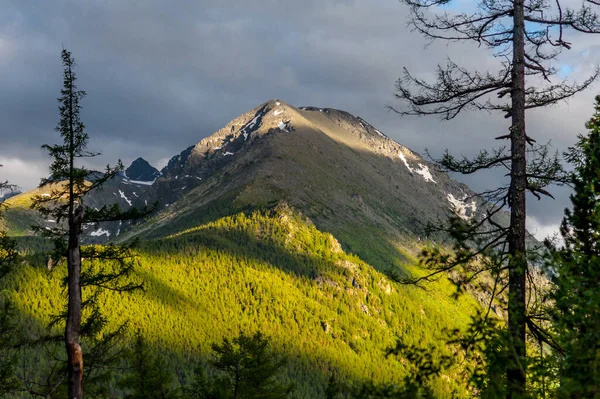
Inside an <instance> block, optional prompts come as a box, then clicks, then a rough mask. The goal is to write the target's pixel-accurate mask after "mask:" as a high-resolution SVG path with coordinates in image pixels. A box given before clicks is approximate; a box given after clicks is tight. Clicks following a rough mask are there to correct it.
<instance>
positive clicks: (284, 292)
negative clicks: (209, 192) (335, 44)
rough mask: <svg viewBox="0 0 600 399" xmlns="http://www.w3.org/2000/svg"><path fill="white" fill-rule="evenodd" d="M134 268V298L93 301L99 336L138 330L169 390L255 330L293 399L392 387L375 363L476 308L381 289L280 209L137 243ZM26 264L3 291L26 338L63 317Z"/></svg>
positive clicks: (389, 373) (360, 266)
mask: <svg viewBox="0 0 600 399" xmlns="http://www.w3.org/2000/svg"><path fill="white" fill-rule="evenodd" d="M363 250H364V249H363ZM407 258H410V257H408V256H407ZM139 260H140V262H141V266H140V267H139V269H138V271H137V276H136V277H135V278H136V279H138V280H142V281H144V284H145V290H144V291H137V292H135V293H131V294H121V293H112V292H104V293H103V294H102V297H101V304H102V308H103V309H104V311H105V313H106V314H107V316H108V318H109V324H110V326H112V327H114V326H117V325H119V324H120V323H123V322H126V321H128V322H129V334H130V336H131V335H132V334H133V332H134V330H135V329H136V328H141V329H142V332H143V333H144V335H145V336H146V337H147V338H148V339H149V340H150V342H151V343H152V344H153V345H154V347H155V348H156V350H157V352H159V353H161V355H162V356H165V357H167V358H168V359H169V364H170V365H171V366H172V372H173V374H174V377H176V381H178V384H180V385H181V384H186V383H187V382H188V381H189V378H190V376H191V373H192V370H193V368H194V365H195V364H196V363H197V362H199V361H200V362H201V361H203V360H205V359H206V356H207V354H208V353H209V352H210V351H209V349H210V345H211V343H213V342H218V341H220V340H221V339H222V338H223V337H232V336H235V335H237V334H238V333H239V332H240V331H246V332H254V331H256V330H260V331H262V332H264V333H265V334H266V335H268V336H270V337H272V342H273V345H274V347H275V348H276V349H277V350H279V351H281V352H283V353H285V354H287V355H288V356H289V359H290V361H289V363H288V366H287V369H286V371H285V376H284V378H285V379H287V380H293V381H295V382H296V385H297V389H296V392H295V394H294V397H298V398H317V397H322V395H323V392H324V389H325V386H326V382H327V379H328V377H329V375H330V373H332V372H333V373H334V374H336V375H337V376H338V377H339V378H340V379H341V380H342V381H346V382H362V381H375V382H400V380H401V379H402V377H403V376H404V373H405V370H406V366H405V365H404V364H403V359H397V358H393V357H390V358H386V357H385V355H384V352H385V349H386V348H387V347H389V346H391V345H393V344H394V342H395V339H396V336H399V337H401V338H402V339H404V340H405V341H406V342H407V343H420V344H428V343H436V342H438V338H439V337H441V334H442V330H443V329H444V328H452V327H456V326H458V327H460V326H464V325H465V324H466V322H467V321H468V312H469V310H470V309H473V308H474V307H475V306H476V305H475V303H474V301H473V300H471V299H469V298H468V297H463V298H462V299H460V300H459V301H458V302H456V301H454V300H452V299H451V298H450V294H451V292H452V287H451V285H450V284H449V283H448V282H447V281H438V282H437V283H433V284H431V285H429V286H428V289H427V290H426V291H425V290H422V289H419V288H415V287H409V286H398V285H395V284H393V283H390V282H389V281H388V280H387V278H386V277H385V276H384V275H383V274H381V273H380V272H378V271H376V270H375V269H374V268H373V267H371V266H370V265H369V264H367V263H365V262H363V261H362V260H361V259H360V258H358V257H357V256H355V255H352V254H348V253H345V252H344V251H343V250H342V248H341V246H340V244H339V243H338V241H337V240H336V239H335V238H334V237H333V236H332V235H331V234H329V233H324V232H320V231H318V230H317V229H316V228H315V227H314V226H313V225H312V223H311V222H310V221H308V220H307V219H305V218H303V217H302V216H301V215H298V214H297V213H296V212H294V211H292V210H291V209H290V208H288V207H287V206H285V205H279V206H278V207H277V208H275V209H274V210H271V211H265V212H258V211H255V212H253V213H251V214H245V213H239V214H236V215H233V216H230V217H224V218H221V219H219V220H216V221H214V222H210V223H206V224H203V225H200V226H198V227H196V228H192V229H190V230H187V231H183V232H181V233H178V234H175V235H172V236H169V237H165V238H161V239H157V240H153V241H146V242H142V243H141V245H140V247H139ZM390 262H391V263H393V262H394V259H390ZM29 263H30V264H23V265H22V266H20V267H19V268H18V270H16V271H15V273H13V274H12V276H11V277H10V278H9V279H8V280H7V281H6V282H4V284H5V289H6V290H7V292H8V293H9V295H10V296H11V297H12V299H13V300H14V301H15V303H16V305H17V307H18V310H19V314H20V320H21V322H22V323H23V329H24V331H29V332H30V333H31V334H33V333H34V332H35V330H36V329H37V328H41V327H40V326H44V325H46V324H47V323H48V321H49V320H50V317H51V316H52V315H54V314H57V313H58V312H59V310H60V309H61V308H62V306H63V303H64V297H63V291H62V288H61V286H60V283H61V280H62V278H63V277H64V274H65V270H64V267H63V268H61V267H59V268H55V269H54V271H53V272H51V273H50V272H49V271H48V270H47V268H46V267H45V265H37V264H33V263H35V262H33V261H32V262H29ZM406 268H407V270H408V269H411V267H410V265H407V266H406ZM110 326H109V327H110ZM37 356H38V357H37V358H36V362H35V365H31V367H32V368H33V369H35V368H38V369H43V367H44V366H48V365H49V364H50V361H49V356H50V354H48V353H47V352H40V353H38V354H37ZM34 366H35V367H34ZM33 369H32V370H33ZM31 373H32V375H41V371H39V370H38V371H35V370H34V371H31ZM36 373H37V374H36ZM117 374H118V373H117ZM452 381H453V378H452V376H442V378H440V379H439V380H437V381H436V382H435V389H436V392H437V394H438V395H439V396H440V397H449V393H450V391H451V390H452V389H453V388H456V387H454V383H453V382H452ZM109 384H110V385H111V387H112V386H114V381H113V382H110V383H109ZM111 389H112V388H111Z"/></svg>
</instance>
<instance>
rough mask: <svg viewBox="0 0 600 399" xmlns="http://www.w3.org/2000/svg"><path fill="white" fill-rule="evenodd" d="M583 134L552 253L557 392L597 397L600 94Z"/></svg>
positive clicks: (573, 156)
mask: <svg viewBox="0 0 600 399" xmlns="http://www.w3.org/2000/svg"><path fill="white" fill-rule="evenodd" d="M586 128H587V129H588V130H589V134H588V135H587V136H579V141H578V142H577V145H576V146H575V147H574V148H570V149H569V152H568V153H567V155H568V159H569V161H570V162H572V163H573V164H574V165H575V171H574V173H573V176H572V184H573V187H574V193H573V194H572V195H571V202H572V204H573V209H572V210H569V209H567V210H565V219H564V220H563V223H562V226H561V229H560V231H561V235H562V237H563V239H564V247H563V248H561V249H560V250H558V251H556V252H554V254H553V255H554V257H553V259H552V260H553V262H552V263H551V264H550V266H551V271H552V273H554V275H555V277H554V282H555V289H554V291H553V293H552V297H553V300H554V302H555V305H556V308H555V313H554V315H553V316H554V326H555V328H556V331H557V333H558V334H557V335H558V337H557V338H558V341H559V343H560V344H561V346H562V349H563V350H564V360H563V362H562V364H561V367H560V389H559V392H560V395H561V396H560V397H569V398H597V397H600V96H597V97H596V104H595V112H594V115H593V116H592V118H591V119H590V120H589V121H588V122H587V124H586Z"/></svg>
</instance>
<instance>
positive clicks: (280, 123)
mask: <svg viewBox="0 0 600 399" xmlns="http://www.w3.org/2000/svg"><path fill="white" fill-rule="evenodd" d="M277 127H278V128H279V130H283V131H284V132H289V130H288V129H287V127H288V125H287V123H286V122H284V121H281V122H279V124H278V125H277Z"/></svg>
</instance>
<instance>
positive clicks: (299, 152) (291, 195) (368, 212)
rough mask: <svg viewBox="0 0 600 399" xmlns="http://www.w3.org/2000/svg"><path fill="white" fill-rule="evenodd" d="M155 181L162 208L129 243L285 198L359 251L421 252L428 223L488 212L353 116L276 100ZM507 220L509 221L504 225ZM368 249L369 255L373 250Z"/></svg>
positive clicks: (179, 159) (182, 157) (176, 160)
mask: <svg viewBox="0 0 600 399" xmlns="http://www.w3.org/2000/svg"><path fill="white" fill-rule="evenodd" d="M161 173H162V176H161V177H159V178H158V179H157V181H156V183H155V184H154V185H153V189H154V190H155V195H156V198H157V199H158V200H159V201H160V207H161V212H160V213H159V214H158V215H157V216H156V217H155V218H153V220H152V221H151V222H150V223H145V224H142V225H140V226H138V227H136V229H134V230H132V231H131V232H130V233H129V234H128V235H126V236H125V237H130V236H137V237H141V238H152V237H160V236H163V235H165V234H171V233H173V232H177V231H179V230H181V229H183V228H189V227H193V226H194V225H195V224H196V223H198V222H201V221H207V220H209V219H210V218H211V217H219V216H225V215H227V214H228V213H230V212H234V211H237V210H242V209H247V208H253V207H269V206H270V204H273V203H276V202H278V201H280V200H285V201H286V202H288V203H289V204H290V205H291V206H293V207H294V208H296V209H299V210H301V211H302V212H303V213H304V214H305V215H307V216H308V217H309V218H310V219H311V220H313V221H314V222H315V223H316V225H317V226H318V227H319V228H320V229H323V230H325V231H330V232H332V233H334V235H335V236H336V237H337V238H338V239H340V241H341V242H342V245H344V248H346V249H347V250H349V251H352V252H355V253H359V254H360V252H361V249H362V248H364V247H367V246H368V247H373V246H375V247H377V248H379V253H382V254H384V255H382V257H381V259H374V258H371V259H367V260H368V261H370V262H372V263H374V264H376V265H377V266H381V267H385V265H386V263H387V262H389V259H387V258H388V257H387V256H385V254H394V255H398V253H397V246H398V245H400V246H402V247H404V248H414V247H415V244H416V243H417V242H418V241H419V240H420V239H424V238H425V237H424V233H423V230H424V225H425V224H426V223H427V222H431V221H436V220H437V219H438V218H444V217H445V216H446V215H447V213H448V212H450V211H454V212H456V213H457V214H459V215H460V216H461V217H464V218H470V217H473V216H476V215H478V214H479V215H480V214H481V211H483V209H484V208H485V206H483V205H482V201H481V200H480V199H478V198H476V197H474V194H473V192H472V191H471V190H469V188H468V187H467V186H466V185H464V184H462V183H459V182H457V181H455V180H453V179H451V178H450V177H449V176H448V175H447V174H446V173H442V172H440V171H438V170H437V169H436V167H435V166H434V165H433V164H431V163H429V162H428V161H426V160H424V159H423V158H422V157H421V156H420V155H419V154H417V153H415V152H414V151H411V150H410V149H408V148H406V147H404V146H402V145H401V144H398V143H396V142H395V141H393V140H392V139H390V138H388V137H387V136H386V135H385V134H384V133H382V132H381V131H379V130H377V129H376V128H375V127H373V126H372V125H370V124H369V123H368V122H366V121H365V120H363V119H361V118H360V117H355V116H353V115H350V114H349V113H347V112H344V111H339V110H334V109H328V108H314V107H303V108H296V107H293V106H291V105H289V104H286V103H284V102H282V101H280V100H272V101H269V102H267V103H264V104H262V105H261V106H259V107H257V108H255V109H253V110H251V111H250V112H248V113H245V114H243V115H241V116H239V117H238V118H236V119H234V120H232V121H231V122H230V123H228V124H227V125H226V126H225V127H223V128H222V129H220V130H219V131H217V132H216V133H214V134H213V135H211V136H209V137H207V138H205V139H203V140H201V141H200V142H199V143H198V144H196V145H194V146H191V147H189V148H187V149H186V150H184V151H183V152H181V153H180V154H179V155H177V156H175V157H173V158H172V159H171V160H170V161H169V163H168V165H167V166H166V167H165V168H164V169H163V170H162V171H161ZM506 221H507V220H506ZM369 252H370V253H371V251H369Z"/></svg>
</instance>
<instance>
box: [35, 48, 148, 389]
mask: <svg viewBox="0 0 600 399" xmlns="http://www.w3.org/2000/svg"><path fill="white" fill-rule="evenodd" d="M61 58H62V64H63V68H64V72H63V88H62V89H61V92H60V93H61V95H60V97H59V98H58V103H59V106H58V109H59V114H60V120H59V122H58V124H57V126H56V128H55V130H56V131H57V132H58V133H59V134H60V137H61V138H62V143H60V144H54V145H48V144H46V145H43V146H42V148H43V149H45V150H46V151H48V154H49V155H50V156H51V157H52V159H53V161H52V164H51V165H50V176H49V177H47V178H44V179H42V181H41V183H40V187H44V186H49V187H50V188H51V190H50V194H46V195H37V196H35V197H34V198H33V201H32V204H31V207H32V208H33V209H35V210H37V211H38V212H39V213H40V214H42V215H43V216H44V217H45V218H48V217H49V216H51V217H52V218H53V219H54V220H55V221H56V227H54V228H43V227H42V226H37V227H35V229H36V230H37V232H38V233H39V234H40V235H42V236H44V237H49V238H51V239H52V240H53V242H54V246H55V249H54V252H53V254H52V258H53V259H55V260H56V262H61V261H64V260H65V258H66V263H67V265H68V268H67V270H68V272H67V275H66V276H65V285H66V287H67V298H68V301H67V306H66V311H65V312H61V313H60V314H59V315H57V316H58V317H56V318H55V319H54V323H60V322H63V321H64V341H65V350H66V353H67V361H66V372H67V374H68V383H69V394H68V396H69V397H70V398H77V399H80V398H81V397H82V396H83V377H84V374H85V370H84V367H83V365H84V361H83V358H84V351H85V349H82V346H81V342H80V338H81V337H82V336H84V337H86V336H87V337H89V338H90V339H91V341H94V342H95V343H96V344H97V345H100V346H106V345H110V344H109V343H106V342H102V339H101V338H99V337H101V330H102V328H103V327H104V325H105V324H106V321H105V318H104V316H103V315H102V313H101V311H100V308H99V307H98V302H97V300H96V298H97V294H96V293H95V292H92V293H91V294H90V295H89V296H87V297H86V298H85V299H84V296H83V294H82V288H85V287H96V288H103V289H106V288H107V289H112V290H120V291H128V290H132V289H135V288H137V287H139V285H138V284H135V283H133V282H129V283H127V284H125V285H121V284H120V280H121V279H122V278H126V277H127V276H129V275H130V274H131V272H132V271H133V268H134V266H135V265H136V262H135V261H134V260H133V256H132V253H131V247H130V246H125V247H116V246H110V245H109V246H104V247H101V248H98V247H96V246H89V247H85V248H83V249H82V248H81V245H80V241H81V239H80V236H81V234H82V232H83V225H85V224H95V223H99V222H101V221H107V220H124V219H129V218H135V217H138V216H140V212H139V211H138V210H137V209H135V208H134V209H132V210H129V211H127V212H122V211H121V210H120V209H119V207H118V206H117V205H116V204H115V205H113V206H108V205H104V206H103V207H102V208H101V209H95V208H91V207H87V206H85V196H86V194H87V193H89V192H90V191H92V190H96V189H99V188H100V187H101V186H102V185H103V184H104V183H105V182H106V181H108V180H109V179H111V178H112V177H113V176H114V175H115V174H116V173H117V172H118V171H120V170H122V169H123V165H122V164H121V162H120V161H119V162H118V164H117V165H116V166H115V167H110V166H107V167H106V171H105V172H104V173H103V174H102V173H99V174H98V173H97V174H96V176H95V177H94V179H90V178H89V176H90V175H91V174H92V171H91V170H88V169H87V168H85V167H83V166H81V165H78V162H79V161H80V160H81V159H82V158H89V157H95V156H97V155H99V153H96V152H90V151H88V149H87V146H88V141H89V136H88V134H87V133H86V131H85V125H84V124H83V122H82V121H81V118H80V111H81V104H80V101H81V100H82V99H83V98H84V97H85V96H86V92H85V91H83V90H79V89H78V87H77V76H76V74H75V71H74V69H75V66H76V63H75V60H74V58H73V57H72V56H71V53H70V52H69V51H68V50H66V49H63V50H62V54H61ZM90 180H91V181H90ZM82 258H83V259H88V260H93V259H102V260H105V262H103V263H102V264H100V265H98V264H96V266H95V268H94V269H90V268H85V267H83V266H82ZM118 330H119V329H118V328H117V329H116V330H115V331H118ZM107 337H110V338H111V339H114V338H115V337H114V334H113V333H109V334H107ZM90 350H91V351H94V349H90ZM96 360H99V359H98V358H96ZM103 362H104V361H102V362H101V363H103ZM107 362H108V360H107ZM92 364H93V363H92ZM86 365H87V364H86ZM60 380H61V379H60V378H58V381H57V382H56V384H59V381H60Z"/></svg>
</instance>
